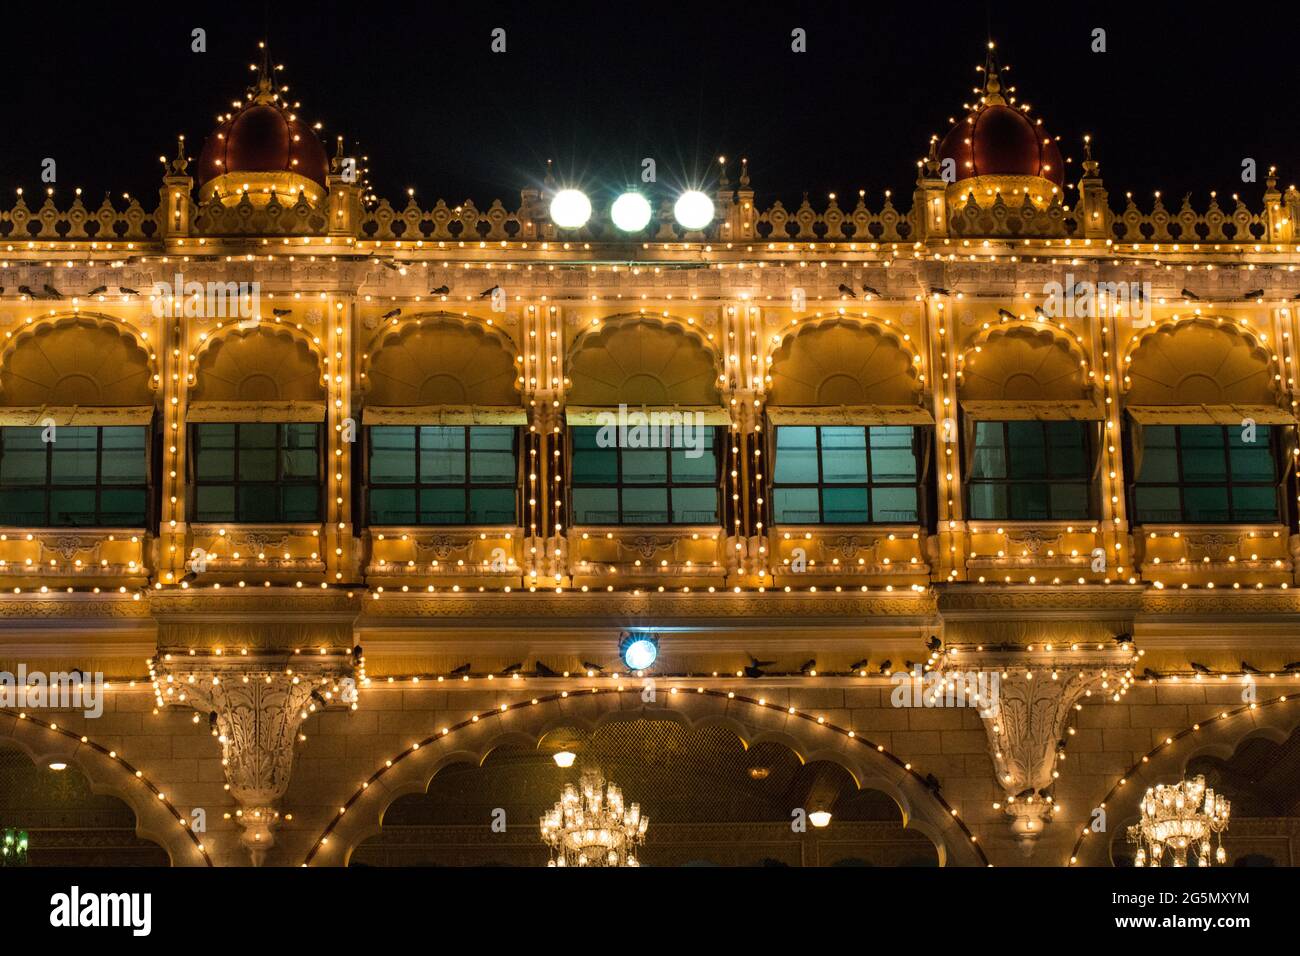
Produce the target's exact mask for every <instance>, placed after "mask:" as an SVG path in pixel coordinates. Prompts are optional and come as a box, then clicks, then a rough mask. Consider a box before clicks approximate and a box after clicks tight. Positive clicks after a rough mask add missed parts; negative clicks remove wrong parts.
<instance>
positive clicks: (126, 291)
mask: <svg viewBox="0 0 1300 956" xmlns="http://www.w3.org/2000/svg"><path fill="white" fill-rule="evenodd" d="M117 291H118V292H120V293H122V294H123V295H139V294H140V293H139V292H137V291H136V290H135V289H128V288H127V287H126V286H124V285H120V286H118V287H117Z"/></svg>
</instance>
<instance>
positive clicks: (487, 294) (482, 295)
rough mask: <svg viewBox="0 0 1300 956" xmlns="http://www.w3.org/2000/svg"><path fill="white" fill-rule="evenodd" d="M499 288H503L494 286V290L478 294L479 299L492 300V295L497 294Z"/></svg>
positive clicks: (485, 290) (486, 290)
mask: <svg viewBox="0 0 1300 956" xmlns="http://www.w3.org/2000/svg"><path fill="white" fill-rule="evenodd" d="M499 288H501V286H499V285H494V286H493V287H492V288H490V289H484V290H483V291H482V292H480V293H479V294H478V297H479V298H480V299H490V298H491V297H492V293H493V292H496V290H497V289H499Z"/></svg>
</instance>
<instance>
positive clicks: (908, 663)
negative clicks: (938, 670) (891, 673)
mask: <svg viewBox="0 0 1300 956" xmlns="http://www.w3.org/2000/svg"><path fill="white" fill-rule="evenodd" d="M903 667H904V669H906V670H909V671H910V670H914V669H915V668H916V661H908V660H905V661H903Z"/></svg>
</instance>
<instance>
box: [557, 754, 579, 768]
mask: <svg viewBox="0 0 1300 956" xmlns="http://www.w3.org/2000/svg"><path fill="white" fill-rule="evenodd" d="M576 756H577V754H575V753H574V752H573V751H571V750H561V751H560V752H559V753H557V754H556V755H555V765H556V766H557V767H563V768H564V769H566V770H567V769H568V768H569V767H572V766H573V760H574V758H575V757H576Z"/></svg>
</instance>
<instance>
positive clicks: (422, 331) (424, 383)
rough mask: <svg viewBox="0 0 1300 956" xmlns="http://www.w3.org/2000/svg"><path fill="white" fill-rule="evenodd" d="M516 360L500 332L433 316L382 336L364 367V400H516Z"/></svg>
mask: <svg viewBox="0 0 1300 956" xmlns="http://www.w3.org/2000/svg"><path fill="white" fill-rule="evenodd" d="M517 368H518V366H517V363H516V361H515V356H514V354H512V350H511V348H510V344H509V341H508V340H507V339H506V338H505V336H503V335H500V334H496V333H489V332H487V331H485V330H484V329H483V328H481V327H480V326H477V325H471V324H467V323H465V322H463V321H461V320H460V319H458V318H456V317H453V316H446V317H439V316H434V317H433V318H432V321H429V320H424V321H422V322H420V323H419V324H418V325H408V326H407V327H406V328H404V329H403V330H402V331H401V332H399V333H397V334H395V335H390V336H387V337H386V338H384V339H383V341H382V342H380V343H379V344H378V345H377V346H376V349H375V352H374V354H373V355H372V356H371V358H370V362H369V365H368V367H367V370H366V372H365V383H366V403H367V404H369V405H385V406H394V405H420V406H423V405H511V406H514V405H518V404H519V394H520V387H521V383H520V381H519V372H518V370H517Z"/></svg>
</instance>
